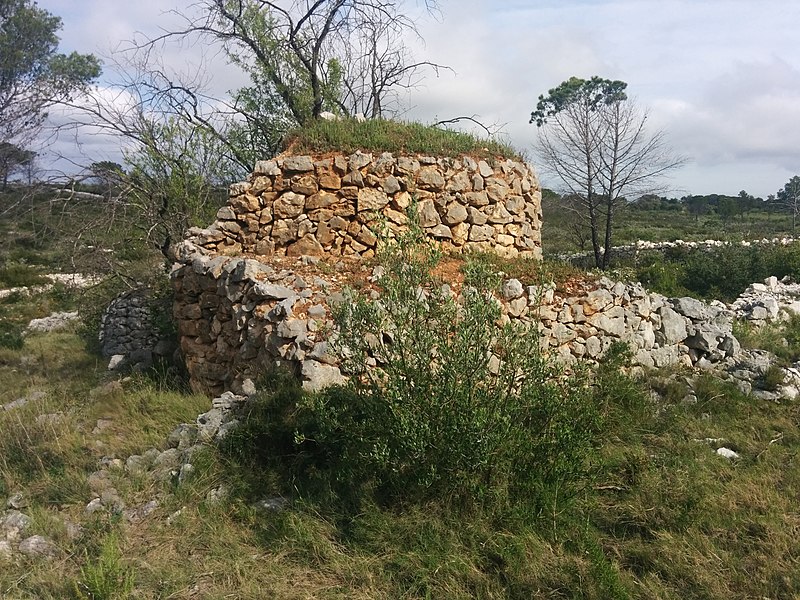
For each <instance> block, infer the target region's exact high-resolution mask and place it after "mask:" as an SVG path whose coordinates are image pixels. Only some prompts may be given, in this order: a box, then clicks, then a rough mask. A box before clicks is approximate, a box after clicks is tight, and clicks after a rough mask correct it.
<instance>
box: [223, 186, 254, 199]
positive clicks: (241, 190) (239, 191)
mask: <svg viewBox="0 0 800 600" xmlns="http://www.w3.org/2000/svg"><path fill="white" fill-rule="evenodd" d="M250 188H251V184H250V183H249V182H240V183H234V184H231V185H230V186H229V187H228V196H230V197H231V198H232V197H234V196H241V195H243V194H246V193H247V192H249V191H250Z"/></svg>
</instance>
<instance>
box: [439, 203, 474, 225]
mask: <svg viewBox="0 0 800 600" xmlns="http://www.w3.org/2000/svg"><path fill="white" fill-rule="evenodd" d="M468 215H469V213H468V212H467V209H466V207H464V206H462V205H461V204H459V203H457V202H453V203H452V204H450V205H449V206H448V207H447V212H446V213H445V215H444V218H443V219H442V220H443V221H444V222H445V223H446V224H447V225H458V224H459V223H462V222H464V221H466V220H467V216H468Z"/></svg>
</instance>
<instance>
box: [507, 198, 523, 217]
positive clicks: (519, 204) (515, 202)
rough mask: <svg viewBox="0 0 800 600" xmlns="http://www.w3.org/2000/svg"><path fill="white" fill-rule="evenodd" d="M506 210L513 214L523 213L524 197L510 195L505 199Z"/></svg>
mask: <svg viewBox="0 0 800 600" xmlns="http://www.w3.org/2000/svg"><path fill="white" fill-rule="evenodd" d="M506 210H507V211H508V212H510V213H511V214H514V215H524V214H525V199H524V198H523V197H522V196H510V197H509V198H508V200H506Z"/></svg>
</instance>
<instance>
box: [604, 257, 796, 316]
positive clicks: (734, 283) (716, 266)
mask: <svg viewBox="0 0 800 600" xmlns="http://www.w3.org/2000/svg"><path fill="white" fill-rule="evenodd" d="M617 264H625V263H624V261H619V262H618V263H617ZM635 269H636V276H637V278H639V280H640V281H641V282H642V283H643V284H645V285H646V286H647V287H649V288H650V289H652V290H653V291H657V292H660V293H663V294H666V295H683V294H690V295H694V296H696V297H701V298H716V299H718V300H723V301H728V302H730V301H732V300H734V299H735V298H736V297H737V296H738V295H739V294H741V293H742V292H743V291H744V290H745V288H747V286H749V285H750V284H751V283H753V282H754V281H763V280H764V279H766V278H767V277H771V276H775V277H778V278H783V277H785V276H787V275H788V276H789V277H791V278H793V279H797V278H798V277H800V244H798V243H793V244H790V245H788V246H761V245H752V246H741V245H738V244H731V245H725V246H720V247H716V248H710V249H683V248H673V249H670V250H669V251H667V252H665V253H663V254H662V253H658V252H653V253H647V254H643V255H641V256H640V257H638V258H637V259H636V261H635Z"/></svg>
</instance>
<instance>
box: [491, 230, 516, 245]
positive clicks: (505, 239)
mask: <svg viewBox="0 0 800 600" xmlns="http://www.w3.org/2000/svg"><path fill="white" fill-rule="evenodd" d="M495 241H496V242H497V244H498V245H499V246H507V247H511V246H513V245H514V242H515V240H514V237H513V236H510V235H507V234H505V233H499V234H497V238H496V240H495Z"/></svg>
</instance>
